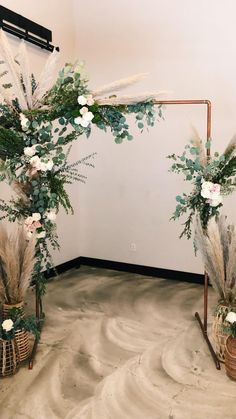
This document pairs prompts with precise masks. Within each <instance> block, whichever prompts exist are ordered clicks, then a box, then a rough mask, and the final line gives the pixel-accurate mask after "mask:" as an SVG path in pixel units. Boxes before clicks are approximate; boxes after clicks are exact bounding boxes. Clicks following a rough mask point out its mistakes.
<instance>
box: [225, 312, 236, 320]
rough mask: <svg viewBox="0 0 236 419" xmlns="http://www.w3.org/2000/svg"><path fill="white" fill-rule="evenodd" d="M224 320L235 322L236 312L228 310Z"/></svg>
mask: <svg viewBox="0 0 236 419" xmlns="http://www.w3.org/2000/svg"><path fill="white" fill-rule="evenodd" d="M225 320H227V322H229V323H235V322H236V313H234V312H233V311H230V312H229V313H228V314H227V316H226V318H225Z"/></svg>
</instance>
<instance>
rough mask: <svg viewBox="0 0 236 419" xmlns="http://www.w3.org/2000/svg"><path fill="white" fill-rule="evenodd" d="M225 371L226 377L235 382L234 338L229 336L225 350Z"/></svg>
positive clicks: (235, 346)
mask: <svg viewBox="0 0 236 419" xmlns="http://www.w3.org/2000/svg"><path fill="white" fill-rule="evenodd" d="M225 370H226V374H227V375H228V377H230V378H231V379H232V380H236V338H233V336H229V337H228V338H227V340H226V348H225Z"/></svg>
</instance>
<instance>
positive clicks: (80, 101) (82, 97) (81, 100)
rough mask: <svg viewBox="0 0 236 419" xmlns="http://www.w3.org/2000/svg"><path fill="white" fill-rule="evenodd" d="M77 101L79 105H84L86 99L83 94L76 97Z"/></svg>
mask: <svg viewBox="0 0 236 419" xmlns="http://www.w3.org/2000/svg"><path fill="white" fill-rule="evenodd" d="M77 101H78V103H79V104H80V105H81V106H84V105H86V104H87V99H86V97H85V96H82V95H81V96H79V97H78V99H77Z"/></svg>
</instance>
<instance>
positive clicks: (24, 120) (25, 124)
mask: <svg viewBox="0 0 236 419" xmlns="http://www.w3.org/2000/svg"><path fill="white" fill-rule="evenodd" d="M20 123H21V128H22V129H23V130H24V131H26V130H27V129H28V123H29V120H28V118H26V116H25V115H24V114H23V113H21V114H20Z"/></svg>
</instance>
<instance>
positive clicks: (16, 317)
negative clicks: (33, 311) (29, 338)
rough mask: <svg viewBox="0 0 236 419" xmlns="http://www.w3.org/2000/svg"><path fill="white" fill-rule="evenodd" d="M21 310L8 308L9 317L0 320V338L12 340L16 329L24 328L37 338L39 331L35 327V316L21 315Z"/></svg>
mask: <svg viewBox="0 0 236 419" xmlns="http://www.w3.org/2000/svg"><path fill="white" fill-rule="evenodd" d="M21 314H22V313H21V310H20V309H18V308H12V309H11V310H9V313H8V315H9V318H7V319H5V320H1V327H0V339H3V340H12V339H14V337H15V333H16V332H17V331H18V330H22V329H23V330H26V331H28V332H31V333H32V334H34V335H35V337H36V339H38V338H39V331H38V327H37V320H36V318H35V316H27V317H22V315H21Z"/></svg>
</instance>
